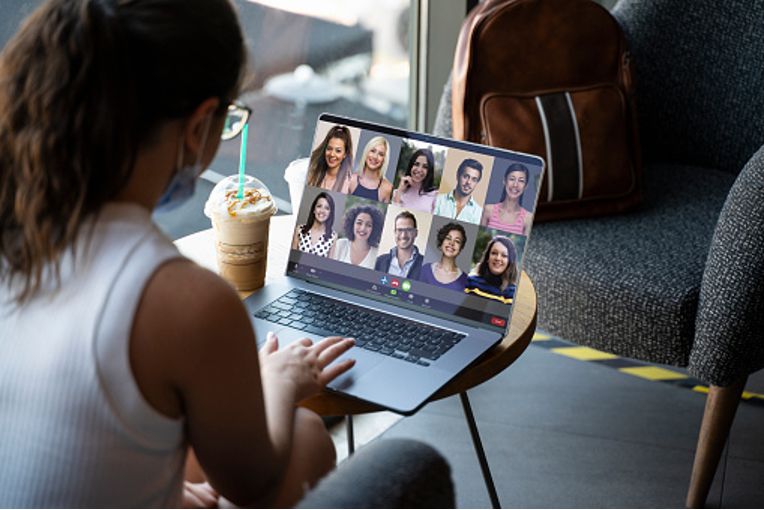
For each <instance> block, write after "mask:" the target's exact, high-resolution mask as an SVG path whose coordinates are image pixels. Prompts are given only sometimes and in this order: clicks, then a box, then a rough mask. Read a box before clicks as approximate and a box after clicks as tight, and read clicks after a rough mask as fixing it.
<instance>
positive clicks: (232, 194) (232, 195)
mask: <svg viewBox="0 0 764 510" xmlns="http://www.w3.org/2000/svg"><path fill="white" fill-rule="evenodd" d="M238 193H239V192H238V190H230V191H228V192H226V194H225V199H226V202H228V214H230V215H231V216H236V213H237V212H238V211H240V210H241V209H242V208H243V207H244V205H245V204H247V203H249V204H256V203H257V202H259V201H260V200H262V199H265V200H269V197H267V196H265V195H263V194H262V193H260V191H259V190H256V189H245V190H244V197H243V198H241V199H239V198H238Z"/></svg>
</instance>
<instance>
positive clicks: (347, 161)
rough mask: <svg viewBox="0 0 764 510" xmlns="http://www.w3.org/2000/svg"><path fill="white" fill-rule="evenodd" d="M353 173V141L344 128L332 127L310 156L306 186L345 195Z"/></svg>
mask: <svg viewBox="0 0 764 510" xmlns="http://www.w3.org/2000/svg"><path fill="white" fill-rule="evenodd" d="M351 173H353V139H352V138H351V136H350V130H349V129H348V128H347V127H345V126H334V127H332V128H331V129H330V130H329V131H328V132H327V133H326V136H325V137H324V140H323V141H322V142H321V144H319V146H318V147H316V148H315V149H314V150H313V152H312V153H311V155H310V164H309V166H308V184H309V185H311V186H315V187H316V188H324V189H328V190H334V191H339V192H340V193H347V192H348V190H349V189H350V174H351Z"/></svg>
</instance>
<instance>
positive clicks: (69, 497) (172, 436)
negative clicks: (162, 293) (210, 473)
mask: <svg viewBox="0 0 764 510" xmlns="http://www.w3.org/2000/svg"><path fill="white" fill-rule="evenodd" d="M89 227H94V228H92V229H91V228H89ZM89 232H92V236H91V237H88V236H87V235H86V234H87V233H89ZM88 240H89V242H87V241H88ZM72 251H73V252H76V254H77V256H76V257H74V258H73V257H72V253H71V252H69V253H67V255H66V256H65V257H64V258H63V261H62V265H61V287H60V288H59V290H58V291H55V292H54V291H53V287H52V285H51V284H50V280H52V279H50V278H48V279H46V281H48V283H47V286H46V287H44V288H43V289H42V291H41V292H40V293H38V294H37V297H36V298H34V299H33V300H32V301H31V302H29V303H27V304H26V305H24V306H23V307H21V308H19V307H18V306H16V305H15V304H14V303H9V302H8V296H9V293H8V292H9V285H8V282H0V507H5V508H9V507H10V508H17V507H51V506H53V507H80V508H82V507H100V508H115V507H128V508H146V507H179V506H180V504H181V497H182V486H183V468H184V463H185V455H186V448H185V437H184V420H173V419H170V418H168V417H165V416H163V415H161V414H160V413H159V412H158V411H156V410H154V409H153V408H152V407H151V406H150V405H149V404H148V403H147V402H146V401H145V400H144V398H143V396H142V395H141V393H140V390H139V389H138V387H137V384H136V382H135V378H134V377H133V374H132V371H131V369H130V361H129V356H128V350H129V339H130V331H131V328H132V324H133V319H134V316H135V311H136V307H137V305H138V301H139V300H140V297H141V295H142V293H143V290H144V288H145V286H146V283H147V282H148V279H149V278H150V277H151V276H152V275H153V274H154V272H155V271H156V269H157V268H158V267H159V266H160V265H161V264H163V263H164V262H166V261H168V260H170V259H173V258H177V257H180V255H179V253H178V251H177V250H176V249H175V247H174V246H173V244H172V242H170V240H169V239H167V238H166V237H165V236H164V235H163V234H162V233H161V232H160V231H159V230H158V229H157V228H156V227H155V225H154V224H153V222H152V221H151V217H150V214H149V213H148V211H146V210H144V209H142V208H140V207H138V206H136V205H127V204H109V205H107V206H106V207H105V208H104V210H103V211H102V213H101V214H100V215H99V218H98V221H97V222H95V223H90V224H88V225H86V226H85V227H83V229H82V230H81V233H80V236H79V240H78V242H77V243H76V248H75V249H74V250H72ZM73 262H74V263H73Z"/></svg>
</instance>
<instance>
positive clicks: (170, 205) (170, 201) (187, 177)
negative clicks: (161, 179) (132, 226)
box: [154, 118, 212, 213]
mask: <svg viewBox="0 0 764 510" xmlns="http://www.w3.org/2000/svg"><path fill="white" fill-rule="evenodd" d="M211 121H212V118H208V119H207V122H206V123H205V124H204V133H203V134H202V144H201V147H199V152H198V153H197V155H196V163H194V164H193V165H186V166H183V149H185V143H184V140H183V138H181V140H180V144H178V162H177V168H179V170H178V171H177V172H175V175H173V176H172V179H170V184H168V185H167V189H165V190H164V193H162V196H161V197H160V198H159V202H158V203H157V205H156V207H155V208H154V212H156V213H166V212H169V211H173V210H175V209H177V208H178V207H180V206H181V205H183V204H185V203H186V202H188V200H189V199H190V198H191V197H192V196H194V191H195V190H196V179H197V178H198V177H199V174H200V173H202V153H203V152H204V145H205V143H207V134H208V132H209V129H210V123H211Z"/></svg>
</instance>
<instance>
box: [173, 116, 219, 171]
mask: <svg viewBox="0 0 764 510" xmlns="http://www.w3.org/2000/svg"><path fill="white" fill-rule="evenodd" d="M211 124H212V115H211V114H210V116H208V117H207V119H206V120H205V121H204V128H203V129H202V143H201V146H200V147H199V152H197V153H196V164H195V165H194V168H197V167H199V166H201V164H202V154H203V153H204V146H205V145H207V137H208V136H209V133H210V125H211ZM185 146H186V144H185V140H184V136H183V135H181V137H180V143H179V144H178V157H177V158H176V161H175V172H176V173H178V172H180V171H181V170H182V169H183V149H185Z"/></svg>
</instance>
